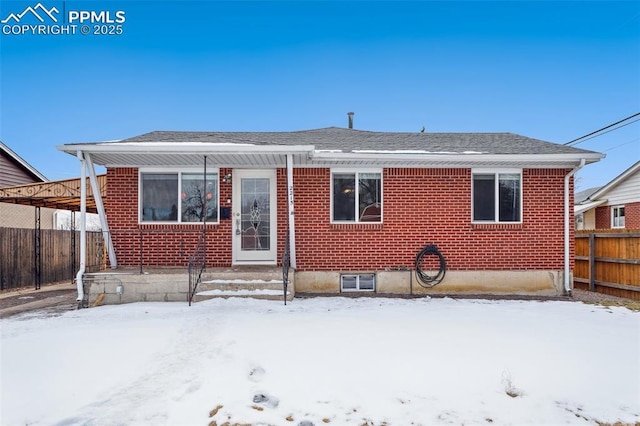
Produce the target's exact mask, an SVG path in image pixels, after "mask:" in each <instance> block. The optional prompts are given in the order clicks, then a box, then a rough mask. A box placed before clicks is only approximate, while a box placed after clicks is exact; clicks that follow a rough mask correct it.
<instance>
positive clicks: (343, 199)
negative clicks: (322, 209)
mask: <svg viewBox="0 0 640 426" xmlns="http://www.w3.org/2000/svg"><path fill="white" fill-rule="evenodd" d="M331 194H332V198H331V204H332V208H331V221H332V222H355V223H361V222H362V223H381V222H382V173H381V172H368V171H358V172H342V171H332V172H331Z"/></svg>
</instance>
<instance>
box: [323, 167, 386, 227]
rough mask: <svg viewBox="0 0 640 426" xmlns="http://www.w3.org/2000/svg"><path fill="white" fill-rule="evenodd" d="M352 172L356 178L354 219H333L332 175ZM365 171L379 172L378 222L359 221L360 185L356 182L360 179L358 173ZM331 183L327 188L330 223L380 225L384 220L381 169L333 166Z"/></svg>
mask: <svg viewBox="0 0 640 426" xmlns="http://www.w3.org/2000/svg"><path fill="white" fill-rule="evenodd" d="M341 173H344V174H354V175H355V179H356V185H355V188H356V198H355V200H356V202H355V205H354V208H355V215H354V217H355V220H333V175H335V174H341ZM365 173H379V174H380V222H369V221H367V222H361V221H360V215H359V214H358V213H359V205H358V200H359V198H360V185H359V184H358V182H359V181H360V177H359V176H360V174H365ZM330 179H331V185H330V188H329V201H330V202H329V210H330V212H329V215H330V222H331V223H335V224H346V223H350V224H353V223H358V224H361V225H380V224H382V223H383V222H384V173H383V172H382V169H375V168H374V169H362V168H358V169H349V168H335V169H333V168H332V169H331V178H330Z"/></svg>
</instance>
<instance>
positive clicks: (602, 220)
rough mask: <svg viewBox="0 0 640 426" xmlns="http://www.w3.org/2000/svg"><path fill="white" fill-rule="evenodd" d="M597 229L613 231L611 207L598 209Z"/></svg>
mask: <svg viewBox="0 0 640 426" xmlns="http://www.w3.org/2000/svg"><path fill="white" fill-rule="evenodd" d="M596 229H611V207H609V206H600V207H596Z"/></svg>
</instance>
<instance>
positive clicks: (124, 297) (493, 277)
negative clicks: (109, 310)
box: [85, 268, 563, 306]
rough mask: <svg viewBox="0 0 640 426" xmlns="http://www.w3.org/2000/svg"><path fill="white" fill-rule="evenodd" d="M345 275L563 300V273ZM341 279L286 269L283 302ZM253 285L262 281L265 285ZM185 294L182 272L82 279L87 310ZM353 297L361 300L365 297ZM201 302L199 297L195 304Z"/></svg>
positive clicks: (439, 289) (250, 286)
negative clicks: (436, 279) (433, 279)
mask: <svg viewBox="0 0 640 426" xmlns="http://www.w3.org/2000/svg"><path fill="white" fill-rule="evenodd" d="M344 273H349V274H354V273H356V274H357V273H369V274H370V273H375V275H376V288H375V293H377V294H393V295H429V294H434V295H435V294H438V295H446V294H451V295H465V294H467V295H481V294H493V295H529V296H531V295H534V296H559V295H563V284H562V283H563V272H562V271H447V273H446V276H445V278H444V280H443V281H442V282H441V283H440V284H438V285H436V286H434V287H431V288H425V287H423V286H421V285H420V284H419V283H418V281H417V279H416V275H415V271H412V270H394V271H345V272H344ZM281 274H282V272H281V271H280V270H279V269H277V268H271V269H260V268H258V269H248V270H235V269H215V270H207V271H206V272H205V275H203V283H202V284H201V285H200V286H199V287H198V290H199V291H205V290H213V289H216V290H221V291H224V292H225V295H224V297H241V296H235V295H233V294H231V295H229V293H230V292H233V291H238V290H242V289H245V290H255V289H260V288H262V289H270V290H272V291H273V290H278V289H281V288H282V283H281V282H280V284H278V283H276V282H274V281H276V280H277V279H280V280H281V279H282V275H281ZM340 275H341V272H333V271H294V270H291V271H290V273H289V278H290V281H291V283H290V284H289V286H288V296H287V298H288V299H289V300H290V299H291V298H293V296H295V294H296V293H298V294H327V295H330V294H335V295H338V294H341V289H340ZM209 280H213V282H211V281H209ZM252 281H254V282H252ZM255 281H265V283H264V284H261V283H259V282H255ZM294 283H295V284H294ZM188 289H189V276H188V275H187V273H186V271H185V270H184V269H166V270H154V271H152V272H151V271H150V272H145V273H142V274H140V273H139V272H127V271H112V272H110V271H105V272H100V273H95V274H87V275H86V277H85V295H86V299H87V300H88V305H89V306H94V305H103V304H105V305H108V304H120V303H131V302H187V293H188ZM245 293H246V292H245ZM350 293H351V294H353V293H354V292H350ZM358 293H360V294H363V295H366V294H367V293H370V292H364V291H362V292H358ZM249 297H251V296H249ZM205 298H206V297H202V296H201V297H198V298H196V299H195V300H204V299H205ZM268 298H271V297H268ZM272 298H273V299H280V298H281V296H280V295H279V294H276V295H274V297H272Z"/></svg>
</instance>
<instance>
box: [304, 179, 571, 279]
mask: <svg viewBox="0 0 640 426" xmlns="http://www.w3.org/2000/svg"><path fill="white" fill-rule="evenodd" d="M567 172H568V171H566V170H537V169H527V170H524V171H523V188H524V194H523V203H524V216H523V219H524V220H523V223H522V224H513V225H512V224H499V225H484V224H482V225H480V224H476V225H473V224H471V171H470V170H469V169H385V170H384V174H383V194H384V195H383V203H384V213H383V214H384V223H383V224H376V225H371V224H348V225H343V224H330V210H329V209H330V200H329V196H330V194H329V192H330V170H328V169H296V171H295V182H294V184H295V191H296V214H295V219H296V251H297V261H298V269H299V270H381V269H384V268H387V267H390V268H395V267H397V266H405V267H408V266H412V265H413V262H414V259H415V256H416V254H417V252H418V251H419V250H420V249H421V248H422V247H423V246H424V245H426V244H436V245H437V246H438V247H439V248H440V250H441V251H442V253H443V254H444V255H445V257H446V258H447V264H448V267H449V268H450V269H453V270H536V269H537V270H560V269H562V267H563V229H564V228H563V194H564V192H563V185H564V176H565V174H566V173H567ZM570 193H571V194H572V193H573V192H572V190H571V191H570ZM570 205H573V200H570ZM571 232H573V229H571ZM570 241H572V242H573V234H571V238H570ZM571 250H572V251H571V254H572V255H571V258H573V247H571Z"/></svg>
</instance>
